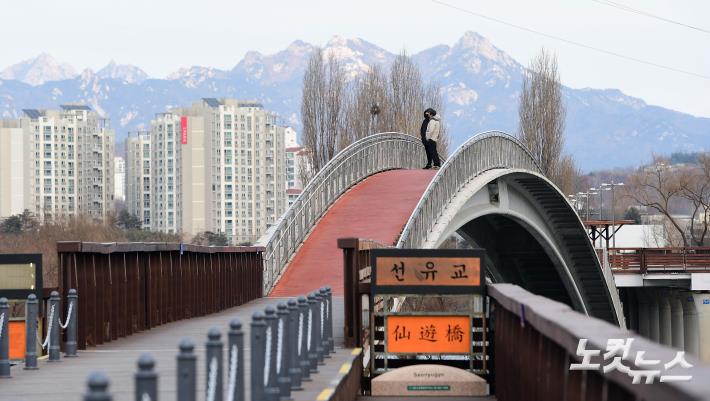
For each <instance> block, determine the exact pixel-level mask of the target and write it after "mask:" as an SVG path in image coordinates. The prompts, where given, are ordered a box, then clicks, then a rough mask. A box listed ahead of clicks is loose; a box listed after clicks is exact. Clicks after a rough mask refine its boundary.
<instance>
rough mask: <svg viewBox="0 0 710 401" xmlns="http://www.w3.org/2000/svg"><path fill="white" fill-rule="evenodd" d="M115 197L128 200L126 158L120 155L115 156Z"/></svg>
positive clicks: (115, 198)
mask: <svg viewBox="0 0 710 401" xmlns="http://www.w3.org/2000/svg"><path fill="white" fill-rule="evenodd" d="M113 199H114V200H117V201H118V200H120V201H125V200H126V160H124V159H123V157H119V156H116V157H114V158H113Z"/></svg>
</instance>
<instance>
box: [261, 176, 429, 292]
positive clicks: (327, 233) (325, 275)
mask: <svg viewBox="0 0 710 401" xmlns="http://www.w3.org/2000/svg"><path fill="white" fill-rule="evenodd" d="M435 173H436V172H435V171H432V170H392V171H386V172H383V173H379V174H376V175H374V176H372V177H369V178H367V179H366V180H364V181H363V182H361V183H359V184H357V185H356V186H355V187H353V188H352V189H350V191H348V192H346V193H345V194H344V195H343V196H342V197H341V198H340V199H338V200H337V201H336V202H335V204H334V205H333V206H332V207H331V208H330V209H329V210H328V211H327V212H326V214H325V216H324V217H323V219H322V220H321V221H320V222H319V223H318V226H317V227H316V228H315V230H313V232H312V233H311V235H310V236H309V237H308V238H306V241H305V242H304V243H303V245H302V246H301V248H300V249H299V250H298V252H297V253H296V255H295V256H294V258H293V260H291V263H289V265H288V266H287V270H286V272H285V273H284V274H283V276H282V277H281V279H280V280H279V281H278V283H276V286H275V287H274V289H273V290H272V291H271V293H270V294H269V296H272V297H285V296H296V295H300V294H304V293H307V292H310V291H313V290H315V289H317V288H320V287H322V286H325V285H329V286H331V287H332V288H333V294H334V295H338V296H341V295H343V254H342V251H341V250H340V249H338V246H337V240H338V238H344V237H358V238H367V239H372V240H375V241H378V242H381V243H383V244H392V245H394V244H395V242H396V241H397V239H398V238H399V235H400V233H401V232H402V229H403V228H404V225H405V224H406V223H407V219H409V216H410V215H411V214H412V211H413V210H414V208H415V207H416V205H417V202H418V201H419V198H420V197H421V196H422V194H423V193H424V191H425V190H426V187H427V185H429V182H430V181H431V179H432V178H433V177H434V175H435Z"/></svg>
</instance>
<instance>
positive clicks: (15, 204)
mask: <svg viewBox="0 0 710 401" xmlns="http://www.w3.org/2000/svg"><path fill="white" fill-rule="evenodd" d="M28 145H29V144H28V143H27V141H25V140H24V131H23V129H22V123H21V121H20V120H0V219H1V218H3V217H7V216H11V215H13V214H19V213H22V211H23V210H24V209H25V194H26V193H27V190H28V188H29V185H27V181H26V180H25V175H26V174H27V170H28V162H29V157H28V156H29V155H28V154H27V152H28V149H27V146H28Z"/></svg>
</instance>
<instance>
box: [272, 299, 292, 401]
mask: <svg viewBox="0 0 710 401" xmlns="http://www.w3.org/2000/svg"><path fill="white" fill-rule="evenodd" d="M276 308H277V311H276V316H277V319H278V331H277V339H276V342H277V343H276V374H277V375H278V379H277V382H278V386H279V392H280V394H281V400H282V401H286V400H291V399H292V398H291V376H290V375H289V371H288V367H289V359H290V358H289V356H290V355H289V352H290V348H289V343H290V340H289V339H290V337H293V334H292V332H291V330H290V325H289V323H288V306H287V305H286V304H285V303H283V302H279V304H278V305H277V307H276Z"/></svg>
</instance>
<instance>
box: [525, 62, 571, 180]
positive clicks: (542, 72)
mask: <svg viewBox="0 0 710 401" xmlns="http://www.w3.org/2000/svg"><path fill="white" fill-rule="evenodd" d="M518 116H519V120H520V121H519V136H520V140H521V141H522V142H523V143H524V144H525V145H526V146H527V147H528V149H529V150H530V152H531V153H532V154H533V157H535V159H536V160H537V162H538V163H539V164H540V168H541V169H542V172H543V174H545V175H546V176H547V177H549V178H550V179H551V180H552V181H553V182H555V183H556V184H557V185H558V186H559V185H560V184H559V183H560V179H561V175H564V174H567V173H568V172H567V173H562V172H561V171H560V169H559V168H558V167H559V166H560V162H561V157H562V149H563V146H564V129H565V116H566V110H565V106H564V104H563V99H562V84H561V83H560V75H559V72H558V70H557V57H555V56H554V55H552V54H550V53H548V52H547V51H545V50H544V49H542V50H541V51H540V53H539V54H538V55H537V56H536V57H535V58H534V59H533V60H532V62H531V63H530V66H529V67H528V70H527V72H526V74H525V76H524V78H523V88H522V91H521V93H520V101H519V107H518ZM569 161H572V160H571V159H569V160H568V161H567V162H569ZM567 162H566V163H567Z"/></svg>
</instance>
